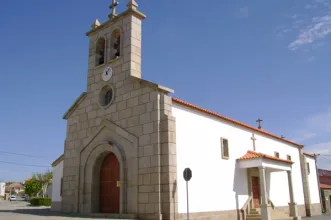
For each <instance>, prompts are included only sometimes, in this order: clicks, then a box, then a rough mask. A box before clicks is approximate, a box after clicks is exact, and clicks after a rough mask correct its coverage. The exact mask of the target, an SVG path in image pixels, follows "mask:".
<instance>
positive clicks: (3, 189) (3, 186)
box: [0, 182, 6, 196]
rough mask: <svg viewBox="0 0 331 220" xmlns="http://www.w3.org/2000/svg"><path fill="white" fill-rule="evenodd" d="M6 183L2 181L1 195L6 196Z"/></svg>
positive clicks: (0, 184) (0, 186) (0, 185)
mask: <svg viewBox="0 0 331 220" xmlns="http://www.w3.org/2000/svg"><path fill="white" fill-rule="evenodd" d="M5 189H6V183H3V182H0V196H5Z"/></svg>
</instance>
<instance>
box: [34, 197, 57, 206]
mask: <svg viewBox="0 0 331 220" xmlns="http://www.w3.org/2000/svg"><path fill="white" fill-rule="evenodd" d="M51 203H52V200H51V199H50V198H39V197H35V198H31V199H30V204H31V205H32V206H51Z"/></svg>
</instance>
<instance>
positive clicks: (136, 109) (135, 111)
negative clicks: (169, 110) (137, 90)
mask: <svg viewBox="0 0 331 220" xmlns="http://www.w3.org/2000/svg"><path fill="white" fill-rule="evenodd" d="M145 112H146V105H138V106H134V107H133V108H132V115H141V114H144V113H145ZM145 122H146V121H145ZM147 122H148V121H147ZM142 124H145V123H142Z"/></svg>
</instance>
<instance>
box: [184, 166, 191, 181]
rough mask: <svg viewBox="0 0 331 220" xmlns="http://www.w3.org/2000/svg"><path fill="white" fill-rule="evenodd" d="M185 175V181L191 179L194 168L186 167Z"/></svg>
mask: <svg viewBox="0 0 331 220" xmlns="http://www.w3.org/2000/svg"><path fill="white" fill-rule="evenodd" d="M183 175H184V179H185V181H190V179H191V178H192V170H191V169H190V168H185V170H184V173H183Z"/></svg>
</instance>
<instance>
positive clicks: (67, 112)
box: [62, 92, 87, 119]
mask: <svg viewBox="0 0 331 220" xmlns="http://www.w3.org/2000/svg"><path fill="white" fill-rule="evenodd" d="M86 95H87V93H86V92H83V93H82V94H81V95H80V96H79V97H78V98H77V99H76V101H75V102H74V104H72V105H71V106H70V108H69V109H68V110H67V111H66V113H64V115H63V117H62V118H63V119H68V118H69V116H70V115H71V113H72V112H73V111H74V110H75V109H76V108H77V107H78V106H79V104H80V103H81V102H82V101H83V100H84V98H85V97H86Z"/></svg>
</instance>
